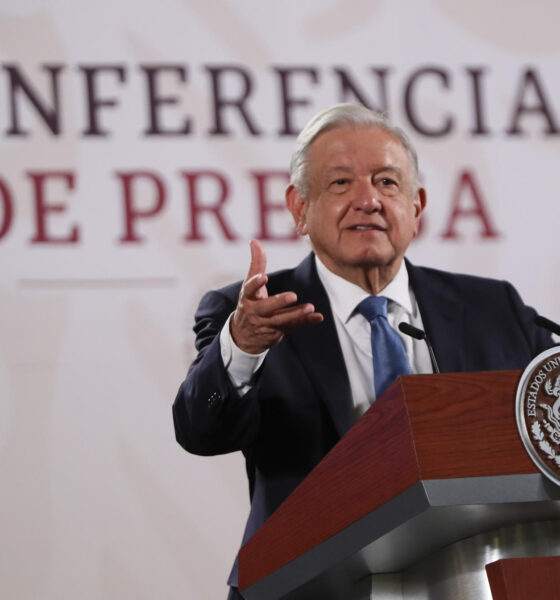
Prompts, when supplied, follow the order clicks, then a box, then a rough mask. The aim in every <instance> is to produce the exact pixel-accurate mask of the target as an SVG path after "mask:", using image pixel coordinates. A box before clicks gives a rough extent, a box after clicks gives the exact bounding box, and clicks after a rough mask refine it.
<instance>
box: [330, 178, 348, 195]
mask: <svg viewBox="0 0 560 600" xmlns="http://www.w3.org/2000/svg"><path fill="white" fill-rule="evenodd" d="M349 186H350V179H349V178H348V177H337V178H336V179H333V180H332V181H331V182H330V184H329V188H330V189H331V190H332V191H333V192H335V193H341V192H345V191H346V190H347V189H348V188H349Z"/></svg>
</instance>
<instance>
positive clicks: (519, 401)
mask: <svg viewBox="0 0 560 600" xmlns="http://www.w3.org/2000/svg"><path fill="white" fill-rule="evenodd" d="M515 416H516V419H517V428H518V430H519V435H520V436H521V439H522V440H523V444H524V446H525V448H526V450H527V452H528V453H529V456H530V457H531V459H532V460H533V462H534V463H535V464H536V465H537V467H538V469H539V470H540V471H541V472H542V473H543V474H544V475H546V476H547V477H548V478H549V479H551V480H552V481H554V483H556V485H560V347H555V348H549V349H548V350H545V351H544V352H541V353H540V354H539V355H538V356H536V357H535V358H534V359H533V360H532V361H531V362H530V363H529V365H528V366H527V368H526V369H525V371H523V375H521V379H520V381H519V384H518V386H517V394H516V398H515Z"/></svg>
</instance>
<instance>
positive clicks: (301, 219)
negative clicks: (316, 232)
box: [286, 184, 307, 235]
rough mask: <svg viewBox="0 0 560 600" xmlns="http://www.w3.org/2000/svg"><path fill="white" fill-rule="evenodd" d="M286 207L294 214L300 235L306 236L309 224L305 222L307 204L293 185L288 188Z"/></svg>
mask: <svg viewBox="0 0 560 600" xmlns="http://www.w3.org/2000/svg"><path fill="white" fill-rule="evenodd" d="M286 206H287V207H288V210H289V211H290V212H291V213H292V218H293V219H294V223H295V224H296V229H297V232H298V233H299V234H300V235H305V234H306V233H307V223H306V220H305V217H306V213H307V202H306V201H305V198H303V196H302V195H301V194H300V193H299V192H298V191H297V189H296V188H295V186H294V185H292V184H290V185H289V186H288V187H287V188H286Z"/></svg>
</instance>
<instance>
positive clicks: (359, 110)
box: [290, 103, 419, 198]
mask: <svg viewBox="0 0 560 600" xmlns="http://www.w3.org/2000/svg"><path fill="white" fill-rule="evenodd" d="M348 126H359V127H377V128H378V129H383V130H384V131H388V132H389V133H392V134H393V135H394V136H395V137H396V138H398V140H399V141H400V142H401V144H402V145H403V147H404V149H405V150H406V153H407V155H408V158H409V161H410V166H411V169H412V186H413V188H414V189H413V191H414V192H415V191H416V190H417V189H418V187H419V179H418V154H417V153H416V150H415V149H414V147H413V145H412V143H411V142H410V140H409V138H408V136H407V135H406V133H405V132H404V131H403V130H402V129H401V128H400V127H395V126H394V125H392V124H391V123H390V121H389V119H388V118H387V116H386V115H384V114H383V113H380V112H376V111H374V110H371V109H369V108H366V107H365V106H362V105H361V104H350V103H344V104H335V105H334V106H331V107H330V108H327V109H325V110H323V111H321V112H320V113H318V114H316V115H315V116H314V117H313V118H312V119H311V121H309V123H307V125H306V126H305V127H304V128H303V129H302V131H301V133H300V134H299V135H298V137H297V139H296V147H295V149H294V152H293V154H292V159H291V161H290V183H291V184H292V185H293V186H294V187H295V188H296V189H297V191H298V192H299V193H300V194H301V195H302V196H303V197H304V198H306V197H307V194H308V192H309V190H308V181H307V167H308V159H307V156H308V154H309V148H310V146H311V144H312V143H313V141H314V140H315V138H316V137H317V136H318V135H319V134H321V133H324V132H326V131H330V130H331V129H336V128H338V127H348Z"/></svg>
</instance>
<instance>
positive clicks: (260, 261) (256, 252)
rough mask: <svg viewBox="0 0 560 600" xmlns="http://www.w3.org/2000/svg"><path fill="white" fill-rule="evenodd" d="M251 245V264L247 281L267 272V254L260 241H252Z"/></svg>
mask: <svg viewBox="0 0 560 600" xmlns="http://www.w3.org/2000/svg"><path fill="white" fill-rule="evenodd" d="M249 244H250V246H251V264H250V265H249V272H248V273H247V278H246V281H247V279H250V278H251V277H253V276H254V275H257V274H259V273H264V272H265V270H266V254H265V251H264V248H263V247H262V244H261V243H260V242H259V240H251V241H250V242H249Z"/></svg>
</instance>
